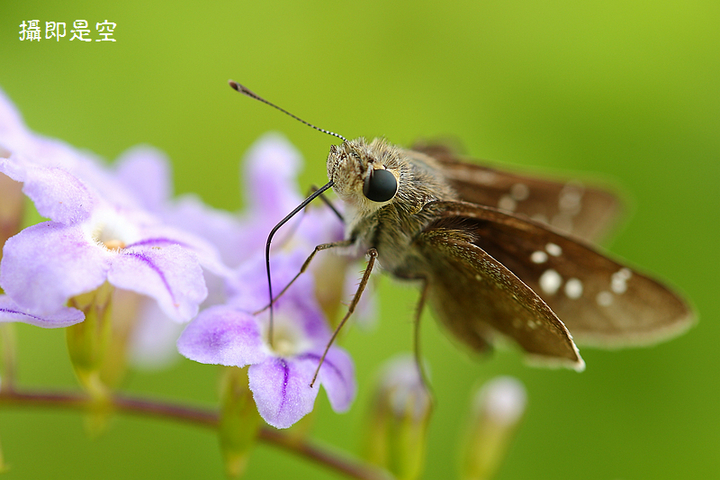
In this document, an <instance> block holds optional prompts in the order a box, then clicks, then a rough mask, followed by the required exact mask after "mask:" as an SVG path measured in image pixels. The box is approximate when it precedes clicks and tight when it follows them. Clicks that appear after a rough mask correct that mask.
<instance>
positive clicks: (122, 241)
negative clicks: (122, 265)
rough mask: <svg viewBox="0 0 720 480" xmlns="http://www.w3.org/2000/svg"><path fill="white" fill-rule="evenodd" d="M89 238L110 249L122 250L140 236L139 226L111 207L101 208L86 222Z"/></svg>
mask: <svg viewBox="0 0 720 480" xmlns="http://www.w3.org/2000/svg"><path fill="white" fill-rule="evenodd" d="M85 231H86V232H87V235H88V236H89V240H90V241H91V242H93V243H96V244H99V245H103V246H104V247H105V248H107V249H108V250H115V251H117V250H122V249H123V248H125V247H126V246H127V245H129V244H132V243H134V242H136V241H137V240H138V238H139V235H138V232H137V228H136V227H135V225H133V223H132V222H130V221H129V220H128V219H127V218H125V217H124V216H122V215H120V214H119V213H118V212H116V211H114V210H112V209H110V208H100V209H98V211H97V212H95V213H94V214H93V216H92V218H90V220H88V221H87V223H86V224H85Z"/></svg>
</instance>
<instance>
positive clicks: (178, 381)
mask: <svg viewBox="0 0 720 480" xmlns="http://www.w3.org/2000/svg"><path fill="white" fill-rule="evenodd" d="M442 3H445V5H444V6H443V5H442ZM120 5H122V6H120ZM31 19H39V20H40V22H41V25H44V22H45V21H64V22H66V23H67V24H68V25H71V24H72V22H73V21H74V20H75V19H86V20H88V22H89V23H90V24H91V25H94V23H95V22H102V21H103V20H106V19H107V20H109V21H111V22H115V23H117V28H116V30H115V38H116V40H117V42H115V43H112V44H110V43H100V42H98V43H95V42H92V43H91V44H79V43H78V42H77V41H73V42H69V41H68V39H69V37H66V38H65V39H63V40H62V41H60V42H55V41H54V40H46V39H43V40H42V41H41V42H21V41H19V40H18V34H17V32H18V30H19V24H20V23H21V22H22V21H27V20H31ZM0 21H1V23H0V25H1V29H0V31H1V32H2V35H0V60H1V64H2V67H1V68H0V86H1V87H2V88H3V89H4V90H5V92H6V93H7V94H8V95H9V96H10V98H11V99H12V100H13V101H14V102H15V104H16V105H17V106H18V108H19V109H20V110H21V112H22V113H23V115H24V117H25V120H26V122H27V124H28V125H29V126H30V128H32V129H34V130H35V131H38V132H41V133H43V134H47V135H50V136H55V137H59V138H62V139H64V140H66V141H68V142H70V143H71V144H73V145H76V146H78V147H83V148H88V149H90V150H92V151H95V152H97V153H99V154H101V155H103V156H105V157H106V158H108V159H114V158H115V157H116V156H117V155H118V154H120V153H121V152H122V151H123V150H124V149H126V148H128V147H130V146H132V145H135V144H137V143H149V144H152V145H154V146H157V147H159V148H161V149H163V150H164V151H166V152H167V153H168V154H169V155H170V157H171V158H172V160H173V163H174V175H175V186H176V191H177V192H178V193H184V192H197V193H198V194H199V195H200V196H201V197H202V198H203V199H204V200H205V201H206V202H208V203H210V204H212V205H214V206H216V207H221V208H225V209H230V210H236V209H238V208H240V206H241V202H242V199H241V193H240V192H239V191H238V181H237V177H238V170H239V167H238V163H239V160H240V159H241V157H242V155H243V154H244V152H245V151H246V150H247V149H248V147H249V146H250V145H251V144H252V143H253V141H255V140H256V139H257V138H258V137H259V136H260V135H262V134H263V133H264V132H266V131H269V130H279V131H281V132H283V133H284V134H285V135H287V137H288V138H289V139H290V140H291V141H292V142H293V143H294V144H295V145H296V146H297V147H298V148H299V149H300V150H301V151H302V153H303V155H304V156H305V158H306V162H307V166H306V168H305V171H304V173H303V175H302V177H301V184H302V185H303V186H307V185H310V184H311V183H315V184H320V183H322V182H324V180H325V157H326V155H327V151H328V145H329V144H330V143H331V142H332V140H333V139H331V138H329V137H327V136H325V135H322V134H319V133H317V132H314V131H312V130H310V129H308V128H307V127H304V126H303V125H301V124H299V123H297V122H294V121H292V120H290V119H288V118H285V117H283V116H282V115H280V114H279V113H278V112H276V111H274V110H272V109H270V108H267V107H265V106H263V105H261V104H259V103H257V102H252V101H250V100H248V99H247V98H243V97H241V96H239V95H238V94H236V93H235V92H233V91H232V90H230V88H228V86H227V85H226V81H227V79H228V78H234V79H236V80H239V81H241V82H243V83H244V84H246V85H247V86H249V87H250V88H252V89H253V90H255V91H256V92H257V93H259V94H261V95H264V96H266V97H267V98H268V99H270V100H271V101H274V102H276V103H279V104H280V105H282V106H283V107H285V108H287V109H289V110H291V111H292V112H294V113H296V114H298V115H300V116H301V117H303V118H306V119H307V120H309V121H311V122H315V123H317V124H318V125H320V126H322V127H325V128H328V129H331V130H335V131H337V132H340V133H342V134H343V135H345V136H347V137H356V136H361V135H362V136H368V137H372V136H377V135H384V136H386V137H387V138H388V139H390V140H391V141H392V142H395V143H399V144H406V145H407V144H409V143H410V142H412V141H413V140H415V139H417V138H419V137H437V136H451V137H453V138H457V139H459V140H460V141H461V142H462V143H463V144H464V146H465V148H466V151H467V152H468V153H469V154H470V155H472V156H474V157H477V158H488V159H493V160H497V161H503V162H507V163H510V164H513V165H515V166H527V167H529V168H533V169H536V168H543V169H550V170H552V171H567V172H587V173H588V174H589V176H590V178H594V176H599V177H600V178H603V179H611V180H613V181H614V182H615V183H617V184H618V185H619V186H620V187H622V188H623V189H624V190H626V191H627V192H629V193H630V197H631V199H632V203H633V206H632V214H631V215H630V216H629V218H627V221H626V222H625V224H624V226H623V228H621V229H620V230H619V231H618V233H617V235H616V236H615V237H614V240H613V242H612V243H611V244H610V245H608V247H609V249H610V250H611V251H612V253H613V254H615V255H618V256H620V257H622V258H626V259H629V260H630V261H631V263H633V264H636V265H641V266H642V267H643V268H644V269H645V270H648V271H650V272H654V273H656V274H657V275H659V276H660V277H662V278H666V279H670V280H671V281H672V283H674V284H675V285H677V286H678V287H679V288H680V289H681V290H683V291H684V292H686V293H687V295H688V296H689V298H691V300H692V302H693V303H694V305H695V307H696V309H697V311H698V313H699V316H700V322H699V323H698V325H697V326H696V327H695V328H693V329H692V330H690V331H689V332H688V333H687V334H686V335H684V336H682V337H680V338H678V339H676V340H673V341H671V342H669V343H665V344H661V345H659V346H656V347H652V348H646V349H634V350H626V351H616V352H603V351H598V350H590V349H584V350H583V351H582V353H583V356H584V358H585V360H586V362H587V370H586V371H585V372H584V373H582V374H577V373H575V372H570V371H548V370H538V369H533V368H530V367H526V366H525V365H524V364H523V363H522V359H521V357H520V355H518V354H517V353H516V352H512V351H511V352H506V351H503V352H499V353H498V354H497V355H495V356H494V357H493V358H491V359H490V360H488V361H480V362H478V361H475V360H472V359H470V358H469V357H468V356H467V355H466V354H465V353H464V352H462V351H458V350H457V349H456V348H455V347H454V345H453V344H452V343H451V342H450V341H449V340H447V339H446V337H445V336H444V335H443V334H442V333H441V332H440V330H439V329H438V328H437V327H436V325H435V323H434V322H433V321H432V320H431V319H430V318H427V319H426V321H425V323H424V330H423V348H424V351H425V353H426V355H427V357H428V361H429V363H430V365H431V370H432V377H433V386H434V389H435V391H436V397H437V410H436V413H435V416H434V418H433V420H432V424H431V431H430V443H429V450H428V459H427V472H426V474H425V477H424V478H427V479H432V478H441V477H442V478H452V477H454V476H455V475H454V473H453V472H455V468H456V463H457V461H456V456H457V455H456V451H457V440H458V436H459V434H460V432H461V431H462V425H463V422H464V419H465V415H466V414H467V410H468V405H469V401H470V395H471V391H472V390H473V389H474V388H475V387H476V386H478V385H480V384H481V383H482V382H484V381H486V380H487V379H489V378H491V377H493V376H496V375H499V374H509V375H514V376H516V377H518V378H520V379H521V380H522V381H523V382H524V384H525V385H526V387H527V389H528V396H529V405H528V410H527V414H526V417H525V420H524V423H523V424H522V426H521V428H520V429H519V431H518V435H517V438H516V439H515V441H514V442H513V444H512V447H511V450H510V452H509V455H508V458H507V460H506V462H505V463H504V465H503V466H502V469H501V471H500V472H499V475H498V478H501V479H515V478H534V479H545V478H548V479H549V478H553V479H555V478H584V479H630V478H654V479H659V478H669V479H670V478H672V479H677V478H713V477H716V476H717V475H720V474H719V473H718V472H719V471H720V454H719V453H718V452H719V447H720V402H719V401H718V400H719V398H718V397H719V395H718V394H719V393H720V387H719V386H718V373H717V371H718V359H719V358H720V356H719V355H718V340H719V339H720V337H719V336H718V333H720V322H719V321H718V318H717V316H718V313H719V308H718V301H717V299H718V286H719V285H720V282H719V281H718V280H719V278H720V275H719V274H718V272H719V271H720V261H719V260H720V255H719V254H718V252H720V249H719V248H718V238H719V235H718V232H719V231H720V228H719V227H718V219H719V215H718V213H719V210H720V209H719V208H718V207H720V195H719V194H718V180H720V175H719V173H720V94H719V89H720V87H719V85H720V81H719V77H720V28H719V27H718V26H719V25H720V3H718V2H717V1H715V0H707V1H687V0H686V1H676V2H671V1H627V0H625V1H607V0H604V1H593V2H575V1H557V2H516V1H504V2H478V1H463V2H437V1H414V2H409V1H398V2H387V1H383V2H380V1H375V2H330V1H306V2H287V1H286V2H275V1H265V2H248V1H243V0H237V1H234V2H202V3H200V2H148V1H137V0H134V1H126V2H122V3H121V2H112V3H107V2H90V1H86V2H82V1H75V0H71V1H64V2H57V1H55V2H48V1H38V0H29V1H25V2H17V1H10V0H2V2H1V3H0ZM380 290H381V296H380V303H381V308H382V310H381V318H380V322H379V325H378V328H377V329H376V330H375V331H374V332H370V333H365V332H362V331H360V330H358V329H354V330H353V331H352V332H350V334H349V335H348V336H347V338H346V341H345V346H346V347H347V348H348V349H349V350H350V351H351V352H352V353H353V355H354V357H355V361H356V364H357V368H358V379H359V384H360V394H359V398H358V400H357V402H356V403H355V405H354V406H353V408H352V410H351V411H350V412H349V413H348V414H345V415H336V414H334V413H333V412H332V411H331V410H330V408H329V406H328V403H327V400H326V399H325V396H324V394H321V395H320V397H319V400H318V403H317V410H318V412H317V413H318V415H317V418H316V422H315V423H316V426H315V428H316V430H315V434H316V436H317V437H318V438H320V439H322V440H323V441H325V442H328V443H331V444H336V445H338V446H339V447H341V448H343V449H349V450H353V449H356V447H357V443H358V437H359V434H360V432H361V430H362V422H363V413H364V410H365V408H366V406H367V401H368V396H369V391H370V388H371V380H372V376H373V371H374V370H375V369H376V368H377V367H378V366H379V365H380V364H381V363H382V362H383V361H384V360H385V359H387V358H388V357H390V356H391V355H392V354H393V353H394V352H397V351H407V350H409V349H410V348H411V345H412V341H411V324H410V318H411V311H412V308H413V306H414V303H415V300H416V298H417V292H416V291H415V290H414V289H412V288H406V287H403V286H398V284H396V283H395V282H393V281H390V280H389V279H388V278H384V279H383V280H382V281H381V288H380ZM428 317H429V315H428ZM19 342H20V344H19V350H20V351H19V356H20V358H19V361H20V372H19V373H20V381H21V382H22V384H23V385H27V386H41V385H50V386H56V387H67V388H74V386H75V380H74V378H73V375H72V373H71V370H70V366H69V363H68V361H67V358H66V352H65V347H64V336H63V333H62V332H60V331H46V330H40V329H36V328H32V327H21V328H19ZM216 373H217V372H216V370H215V368H214V367H210V366H203V365H198V364H194V363H192V362H190V361H187V360H183V361H180V362H178V363H177V364H176V365H175V366H174V367H173V368H172V369H171V370H169V371H165V372H158V373H136V374H134V375H133V376H132V377H131V379H130V380H129V382H128V384H127V387H126V388H127V390H129V391H131V392H135V393H143V392H150V393H151V394H152V395H156V396H159V397H162V398H176V399H183V398H187V399H191V400H192V401H194V402H199V403H204V404H208V405H210V404H212V402H214V401H215V398H216V393H215V392H216ZM82 420H83V419H82V416H81V415H79V414H77V413H74V412H58V411H50V410H43V411H38V410H22V409H14V410H10V411H8V410H5V411H0V439H1V440H2V448H3V452H4V455H5V458H6V460H7V461H8V462H9V463H10V464H11V467H12V468H11V470H10V472H9V473H7V474H6V478H8V479H11V478H23V479H30V478H33V479H34V478H106V479H113V478H222V476H223V473H222V472H223V469H222V465H221V461H220V454H219V452H218V450H217V442H216V439H215V438H214V436H213V435H212V433H210V432H209V431H205V430H200V429H196V428H194V427H188V426H185V425H177V424H172V423H168V422H166V421H162V420H146V419H138V418H131V417H118V418H116V419H115V420H114V422H113V425H112V428H111V429H110V431H109V432H107V433H106V434H105V435H103V436H102V437H100V438H97V439H88V438H86V436H85V435H84V433H83V426H82ZM246 478H251V479H260V478H337V477H336V476H335V475H334V474H333V473H330V472H328V471H326V470H324V469H323V468H322V467H318V466H316V465H314V464H311V463H309V462H308V461H306V460H304V459H300V458H296V457H292V456H290V455H287V454H285V453H284V452H282V451H280V450H277V449H276V448H274V447H272V446H267V445H260V446H259V447H258V449H257V451H256V452H255V455H254V456H253V458H252V460H251V463H250V466H249V470H248V473H247V477H246Z"/></svg>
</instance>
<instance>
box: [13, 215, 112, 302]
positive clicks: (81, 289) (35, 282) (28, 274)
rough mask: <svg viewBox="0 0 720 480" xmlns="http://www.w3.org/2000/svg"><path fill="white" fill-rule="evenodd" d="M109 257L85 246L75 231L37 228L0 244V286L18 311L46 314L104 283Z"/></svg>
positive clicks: (61, 227) (70, 227)
mask: <svg viewBox="0 0 720 480" xmlns="http://www.w3.org/2000/svg"><path fill="white" fill-rule="evenodd" d="M112 255H113V254H112V253H110V252H109V251H107V250H105V249H104V248H102V247H100V246H98V245H96V244H94V243H91V242H90V241H89V240H88V239H87V237H86V236H85V233H84V232H83V230H82V228H81V227H80V226H79V225H61V224H59V223H56V222H43V223H39V224H37V225H33V226H31V227H28V228H26V229H25V230H23V231H22V232H20V233H18V234H17V235H15V236H14V237H12V238H10V239H9V240H8V241H7V242H6V243H5V248H4V250H3V260H2V264H0V285H2V288H3V289H4V290H5V292H6V293H7V294H8V295H10V296H11V297H12V298H13V300H15V301H16V302H17V303H18V304H19V305H21V306H22V307H23V308H26V309H28V310H30V311H33V312H35V313H40V314H50V313H53V312H56V311H57V310H58V309H59V308H61V307H63V306H64V305H65V303H66V302H67V300H68V299H69V298H70V297H72V296H74V295H78V294H80V293H85V292H89V291H92V290H94V289H96V288H97V287H99V286H100V285H102V283H103V282H104V281H105V279H106V278H107V271H108V269H109V268H110V262H111V259H112Z"/></svg>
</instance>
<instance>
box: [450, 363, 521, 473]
mask: <svg viewBox="0 0 720 480" xmlns="http://www.w3.org/2000/svg"><path fill="white" fill-rule="evenodd" d="M526 400H527V399H526V393H525V388H524V387H523V385H522V383H520V382H519V381H518V380H516V379H514V378H512V377H498V378H495V379H493V380H491V381H489V382H487V383H486V384H485V385H484V386H483V387H482V388H481V389H480V390H479V391H478V392H477V394H476V396H475V401H474V405H473V412H472V414H471V418H470V420H469V422H468V425H469V429H468V432H467V436H466V442H465V446H464V447H465V448H464V449H463V455H464V458H463V463H462V475H461V478H463V479H465V480H485V479H489V478H492V477H493V475H494V474H495V472H496V471H497V469H498V467H499V465H500V462H501V461H502V460H503V458H504V457H505V452H506V451H507V448H508V445H509V443H510V440H511V439H512V437H513V434H514V433H515V430H516V428H517V426H518V424H519V422H520V419H521V418H522V415H523V412H524V411H525V404H526Z"/></svg>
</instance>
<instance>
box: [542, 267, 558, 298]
mask: <svg viewBox="0 0 720 480" xmlns="http://www.w3.org/2000/svg"><path fill="white" fill-rule="evenodd" d="M560 285H562V277H561V276H560V274H559V273H558V272H556V271H555V270H553V269H552V268H548V269H547V270H545V271H544V272H543V274H542V275H540V288H541V289H542V291H543V292H545V293H547V294H548V295H554V294H555V292H557V291H558V289H559V288H560Z"/></svg>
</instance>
